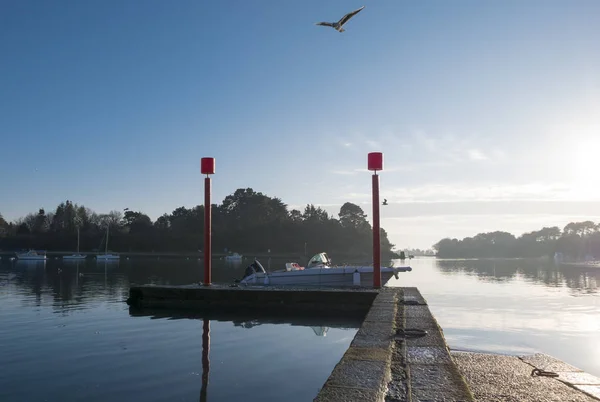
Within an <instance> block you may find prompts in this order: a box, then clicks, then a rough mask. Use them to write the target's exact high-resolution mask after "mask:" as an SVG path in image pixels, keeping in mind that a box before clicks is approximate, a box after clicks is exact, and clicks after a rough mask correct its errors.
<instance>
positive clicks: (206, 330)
mask: <svg viewBox="0 0 600 402" xmlns="http://www.w3.org/2000/svg"><path fill="white" fill-rule="evenodd" d="M209 353H210V321H209V320H207V319H206V318H205V319H204V320H203V324H202V387H200V402H206V401H207V399H206V397H207V390H208V372H209V371H210V359H209V357H208V355H209Z"/></svg>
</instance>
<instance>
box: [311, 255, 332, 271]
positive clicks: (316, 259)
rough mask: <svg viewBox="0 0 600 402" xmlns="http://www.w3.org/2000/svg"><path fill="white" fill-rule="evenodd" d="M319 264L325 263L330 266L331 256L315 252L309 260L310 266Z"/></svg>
mask: <svg viewBox="0 0 600 402" xmlns="http://www.w3.org/2000/svg"><path fill="white" fill-rule="evenodd" d="M318 265H325V266H329V265H331V261H330V260H329V257H328V256H327V254H326V253H319V254H315V255H314V256H313V257H312V258H311V259H310V260H309V261H308V267H309V268H310V267H314V266H318Z"/></svg>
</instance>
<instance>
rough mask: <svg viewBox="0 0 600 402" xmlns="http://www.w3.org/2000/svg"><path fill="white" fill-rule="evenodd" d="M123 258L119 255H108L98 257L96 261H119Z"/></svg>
mask: <svg viewBox="0 0 600 402" xmlns="http://www.w3.org/2000/svg"><path fill="white" fill-rule="evenodd" d="M120 258H121V257H120V256H118V255H112V254H107V255H97V256H96V259H97V260H98V261H108V260H118V259H120Z"/></svg>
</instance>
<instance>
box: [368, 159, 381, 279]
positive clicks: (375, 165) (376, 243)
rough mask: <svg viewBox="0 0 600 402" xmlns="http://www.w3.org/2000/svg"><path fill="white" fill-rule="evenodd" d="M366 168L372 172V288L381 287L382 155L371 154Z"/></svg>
mask: <svg viewBox="0 0 600 402" xmlns="http://www.w3.org/2000/svg"><path fill="white" fill-rule="evenodd" d="M367 166H368V169H369V170H372V171H373V287H374V288H376V289H379V288H380V287H381V240H380V230H379V176H377V171H378V170H383V154H382V153H381V152H371V153H369V155H368V158H367Z"/></svg>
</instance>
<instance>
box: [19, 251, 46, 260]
mask: <svg viewBox="0 0 600 402" xmlns="http://www.w3.org/2000/svg"><path fill="white" fill-rule="evenodd" d="M16 255H17V259H19V260H24V261H26V260H36V261H40V260H46V259H47V257H46V252H45V251H44V252H43V254H42V253H38V252H37V251H35V250H29V251H28V252H26V253H16Z"/></svg>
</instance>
